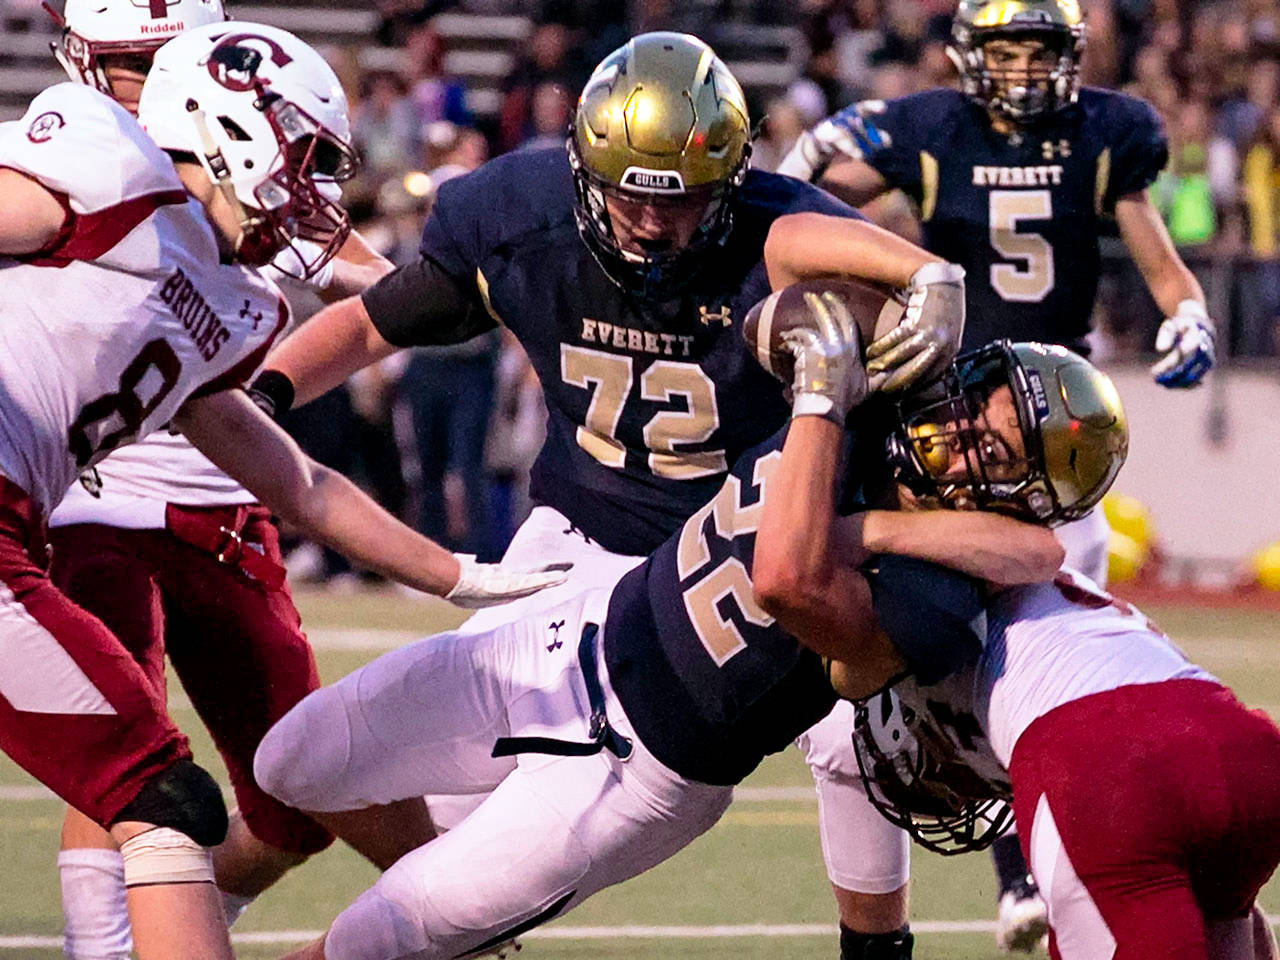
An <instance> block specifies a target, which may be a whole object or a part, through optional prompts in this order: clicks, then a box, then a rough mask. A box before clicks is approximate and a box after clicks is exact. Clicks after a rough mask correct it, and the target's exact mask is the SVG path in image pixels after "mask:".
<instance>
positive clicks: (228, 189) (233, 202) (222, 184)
mask: <svg viewBox="0 0 1280 960" xmlns="http://www.w3.org/2000/svg"><path fill="white" fill-rule="evenodd" d="M187 112H188V113H190V114H191V121H192V123H194V124H195V126H196V133H197V134H199V135H200V144H201V148H202V149H203V151H204V164H205V169H206V170H208V171H209V174H210V175H211V176H212V177H213V185H214V186H215V187H216V188H217V189H218V190H219V191H220V192H221V193H222V196H223V198H224V199H225V200H226V201H227V203H228V204H229V205H230V206H231V211H232V213H233V214H235V217H236V221H237V222H238V223H239V224H240V235H239V236H238V237H236V240H235V243H234V244H233V248H234V249H233V253H235V254H236V255H237V256H238V255H239V253H240V248H241V246H242V245H243V244H244V240H245V237H247V236H249V233H250V231H251V230H253V229H254V228H255V227H258V226H260V225H261V224H262V222H263V221H262V218H261V217H254V216H250V215H249V212H248V210H246V209H245V205H244V204H243V203H241V202H240V197H239V196H238V195H237V194H236V188H235V184H233V183H232V182H231V171H230V170H229V169H227V161H226V158H225V157H223V155H222V151H221V150H219V149H218V145H217V144H216V143H215V142H214V140H213V135H212V134H211V133H209V122H208V120H207V119H206V116H205V112H204V110H202V109H201V108H200V104H198V103H197V102H196V101H195V100H188V101H187Z"/></svg>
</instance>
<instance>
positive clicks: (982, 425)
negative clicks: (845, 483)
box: [890, 340, 1129, 525]
mask: <svg viewBox="0 0 1280 960" xmlns="http://www.w3.org/2000/svg"><path fill="white" fill-rule="evenodd" d="M942 388H943V391H944V396H943V398H942V399H938V398H937V396H936V395H934V396H932V397H930V398H928V399H914V400H907V401H903V402H902V403H900V404H899V407H898V410H899V423H898V428H897V430H896V431H895V433H894V436H893V438H892V439H891V441H890V450H891V454H892V456H893V459H894V462H895V465H896V466H897V468H898V474H899V479H900V480H902V482H903V483H905V484H906V485H907V487H908V488H909V489H911V490H912V491H913V492H915V493H916V494H917V495H919V496H921V497H924V498H926V499H927V500H930V501H933V502H936V503H938V504H940V505H944V506H952V507H962V508H970V509H974V508H978V509H994V510H1004V511H1005V512H1010V513H1014V514H1018V515H1021V516H1023V517H1026V518H1028V519H1032V520H1037V521H1039V522H1042V523H1048V524H1050V525H1055V524H1058V523H1064V522H1066V521H1069V520H1076V519H1078V518H1080V517H1082V516H1084V514H1085V513H1087V512H1088V511H1089V510H1090V509H1092V508H1093V506H1094V505H1095V504H1097V503H1098V501H1099V500H1101V499H1102V496H1103V494H1105V493H1106V492H1107V490H1108V489H1109V488H1110V486H1111V484H1112V482H1113V481H1114V480H1115V478H1116V474H1118V473H1119V472H1120V468H1121V466H1123V465H1124V460H1125V456H1126V455H1127V454H1128V451H1129V428H1128V423H1127V421H1126V419H1125V414H1124V407H1123V406H1122V405H1121V403H1120V395H1119V394H1118V393H1117V392H1116V388H1115V385H1114V384H1113V383H1112V382H1111V379H1110V378H1109V377H1108V376H1107V375H1106V374H1104V373H1102V372H1101V371H1100V370H1098V369H1097V368H1096V367H1094V366H1093V365H1092V364H1091V363H1089V361H1087V360H1085V359H1084V358H1083V357H1081V356H1078V355H1077V354H1074V353H1072V352H1071V351H1070V350H1068V349H1066V348H1065V347H1059V346H1051V345H1047V344H1041V343H1010V342H1009V341H1007V340H998V341H996V342H994V343H990V344H988V345H987V346H985V347H982V348H980V349H978V350H971V351H969V352H967V353H963V354H961V355H960V356H958V357H956V359H955V362H954V363H953V364H952V365H951V368H950V369H949V370H948V372H947V373H946V375H945V376H944V379H943V383H942Z"/></svg>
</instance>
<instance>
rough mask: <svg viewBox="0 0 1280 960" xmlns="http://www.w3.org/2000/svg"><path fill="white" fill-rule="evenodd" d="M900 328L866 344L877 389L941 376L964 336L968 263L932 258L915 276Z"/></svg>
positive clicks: (873, 385)
mask: <svg viewBox="0 0 1280 960" xmlns="http://www.w3.org/2000/svg"><path fill="white" fill-rule="evenodd" d="M903 293H904V294H906V297H907V309H906V312H905V313H903V315H902V320H901V321H900V322H899V323H898V325H897V326H896V327H894V328H893V329H892V330H890V331H889V332H888V333H886V334H885V335H884V336H883V337H881V338H880V339H879V340H876V341H874V342H873V343H872V344H871V346H869V347H867V374H868V375H869V377H870V381H869V382H870V385H871V389H872V390H873V391H875V390H880V391H884V392H886V393H893V392H896V391H901V390H905V389H907V388H908V387H910V386H912V385H914V384H917V383H923V382H924V381H926V380H929V379H932V378H933V377H936V376H938V375H939V374H941V373H942V371H943V370H944V369H946V366H947V364H949V363H950V362H951V361H952V360H953V359H954V358H955V355H956V352H957V351H959V349H960V338H961V337H963V336H964V267H961V266H958V265H956V264H954V263H943V262H941V261H933V262H931V263H926V264H925V265H924V266H923V267H921V268H920V269H919V270H917V271H916V272H915V273H913V274H912V275H911V280H910V281H909V282H908V283H907V287H906V289H905V290H904V291H903Z"/></svg>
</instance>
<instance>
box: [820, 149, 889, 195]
mask: <svg viewBox="0 0 1280 960" xmlns="http://www.w3.org/2000/svg"><path fill="white" fill-rule="evenodd" d="M821 186H822V189H824V190H826V191H827V192H828V193H830V194H832V195H833V196H836V197H839V198H840V199H841V200H843V201H844V202H845V203H847V204H849V206H851V207H860V206H862V205H863V204H866V203H870V202H871V201H872V200H874V199H875V198H876V197H878V196H880V195H881V194H883V193H885V192H886V191H887V190H888V189H889V184H888V183H886V182H885V179H884V177H882V176H880V173H879V171H877V170H876V168H875V167H873V166H871V164H869V163H865V162H864V161H862V160H837V161H836V162H835V163H833V164H831V166H829V167H827V171H826V173H824V174H823V175H822V181H821Z"/></svg>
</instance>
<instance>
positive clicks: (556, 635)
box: [547, 620, 564, 653]
mask: <svg viewBox="0 0 1280 960" xmlns="http://www.w3.org/2000/svg"><path fill="white" fill-rule="evenodd" d="M563 626H564V621H563V620H561V621H560V622H559V623H549V624H547V627H548V629H550V630H552V631H553V633H552V636H551V642H550V643H548V644H547V653H551V652H552V651H553V650H559V649H560V648H561V647H563V646H564V641H563V640H561V639H560V628H561V627H563Z"/></svg>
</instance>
